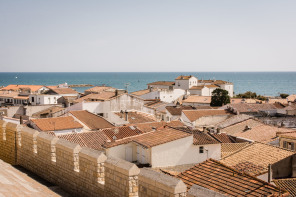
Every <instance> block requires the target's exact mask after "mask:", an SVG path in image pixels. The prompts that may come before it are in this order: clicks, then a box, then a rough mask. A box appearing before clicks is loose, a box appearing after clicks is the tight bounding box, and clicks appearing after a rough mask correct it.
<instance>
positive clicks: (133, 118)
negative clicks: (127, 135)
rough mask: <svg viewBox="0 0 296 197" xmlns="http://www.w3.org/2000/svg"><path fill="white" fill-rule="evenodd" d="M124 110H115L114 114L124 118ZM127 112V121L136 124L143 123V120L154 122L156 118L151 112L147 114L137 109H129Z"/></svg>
mask: <svg viewBox="0 0 296 197" xmlns="http://www.w3.org/2000/svg"><path fill="white" fill-rule="evenodd" d="M125 113H126V112H123V113H121V112H116V113H115V114H116V115H117V116H119V117H120V118H122V119H125V115H126V114H125ZM127 114H128V122H129V123H130V124H136V123H145V122H155V121H156V118H155V116H154V115H152V114H147V113H144V112H139V111H130V112H128V113H127Z"/></svg>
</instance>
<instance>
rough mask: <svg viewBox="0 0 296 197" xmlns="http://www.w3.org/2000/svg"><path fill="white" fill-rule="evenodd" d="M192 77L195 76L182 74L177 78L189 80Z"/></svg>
mask: <svg viewBox="0 0 296 197" xmlns="http://www.w3.org/2000/svg"><path fill="white" fill-rule="evenodd" d="M191 77H193V76H192V75H189V76H183V75H180V76H178V77H177V78H176V79H175V80H189V79H190V78H191Z"/></svg>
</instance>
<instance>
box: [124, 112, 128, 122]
mask: <svg viewBox="0 0 296 197" xmlns="http://www.w3.org/2000/svg"><path fill="white" fill-rule="evenodd" d="M125 121H128V111H126V110H125Z"/></svg>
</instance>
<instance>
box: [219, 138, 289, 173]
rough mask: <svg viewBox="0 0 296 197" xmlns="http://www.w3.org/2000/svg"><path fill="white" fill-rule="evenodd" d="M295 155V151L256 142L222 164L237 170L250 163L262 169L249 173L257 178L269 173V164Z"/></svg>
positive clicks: (227, 158) (225, 159) (230, 156)
mask: <svg viewBox="0 0 296 197" xmlns="http://www.w3.org/2000/svg"><path fill="white" fill-rule="evenodd" d="M293 154H295V152H293V151H289V150H285V149H282V148H278V147H275V146H272V145H267V144H263V143H259V142H255V143H252V144H250V145H248V146H245V147H244V148H242V149H240V150H238V151H237V152H234V153H233V154H231V155H229V156H227V157H225V158H224V159H222V160H221V162H222V163H224V164H225V165H229V166H232V167H236V168H237V169H242V167H240V166H241V165H244V164H245V162H250V163H251V164H252V165H253V166H260V167H262V168H261V169H260V170H259V168H256V169H255V171H252V172H250V171H249V172H250V173H252V174H254V175H255V176H259V175H261V174H264V173H266V172H267V171H268V165H269V164H273V163H276V162H278V161H280V160H282V159H284V158H286V157H288V156H290V155H293Z"/></svg>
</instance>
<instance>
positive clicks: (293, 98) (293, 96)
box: [287, 94, 296, 102]
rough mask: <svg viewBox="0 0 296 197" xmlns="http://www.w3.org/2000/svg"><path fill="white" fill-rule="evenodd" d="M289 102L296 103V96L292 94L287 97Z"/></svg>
mask: <svg viewBox="0 0 296 197" xmlns="http://www.w3.org/2000/svg"><path fill="white" fill-rule="evenodd" d="M287 99H288V101H289V102H294V101H296V94H291V95H290V96H288V97H287Z"/></svg>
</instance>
